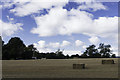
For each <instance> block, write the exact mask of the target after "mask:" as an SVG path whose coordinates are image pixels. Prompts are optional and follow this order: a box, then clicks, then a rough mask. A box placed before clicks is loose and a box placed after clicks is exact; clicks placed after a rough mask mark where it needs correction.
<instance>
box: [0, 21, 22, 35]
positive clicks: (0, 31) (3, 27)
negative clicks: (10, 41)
mask: <svg viewBox="0 0 120 80" xmlns="http://www.w3.org/2000/svg"><path fill="white" fill-rule="evenodd" d="M21 26H23V24H22V23H11V22H3V21H2V20H0V35H2V36H3V37H5V36H11V35H13V34H15V33H16V32H17V31H19V30H23V29H22V27H21Z"/></svg>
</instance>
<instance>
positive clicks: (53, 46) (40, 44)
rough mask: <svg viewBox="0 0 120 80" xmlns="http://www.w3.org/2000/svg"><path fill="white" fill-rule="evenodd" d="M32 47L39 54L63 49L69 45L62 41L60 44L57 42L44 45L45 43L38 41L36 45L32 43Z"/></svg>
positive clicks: (67, 42)
mask: <svg viewBox="0 0 120 80" xmlns="http://www.w3.org/2000/svg"><path fill="white" fill-rule="evenodd" d="M33 45H34V46H35V47H36V48H37V49H38V51H39V52H54V51H55V50H56V49H58V48H63V47H66V46H68V45H70V42H69V41H66V40H64V41H62V43H59V42H49V43H46V41H44V40H40V41H38V42H37V43H34V44H33Z"/></svg>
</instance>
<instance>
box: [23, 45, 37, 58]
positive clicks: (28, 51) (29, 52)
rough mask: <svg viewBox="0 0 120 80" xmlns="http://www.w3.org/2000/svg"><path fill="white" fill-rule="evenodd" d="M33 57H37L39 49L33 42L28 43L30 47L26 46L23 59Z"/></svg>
mask: <svg viewBox="0 0 120 80" xmlns="http://www.w3.org/2000/svg"><path fill="white" fill-rule="evenodd" d="M32 57H37V49H36V48H35V47H34V45H33V44H31V45H28V47H26V48H24V52H23V54H22V58H23V59H32Z"/></svg>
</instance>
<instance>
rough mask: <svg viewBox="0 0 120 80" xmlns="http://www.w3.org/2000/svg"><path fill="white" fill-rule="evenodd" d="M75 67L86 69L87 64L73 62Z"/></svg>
mask: <svg viewBox="0 0 120 80" xmlns="http://www.w3.org/2000/svg"><path fill="white" fill-rule="evenodd" d="M73 69H85V64H73Z"/></svg>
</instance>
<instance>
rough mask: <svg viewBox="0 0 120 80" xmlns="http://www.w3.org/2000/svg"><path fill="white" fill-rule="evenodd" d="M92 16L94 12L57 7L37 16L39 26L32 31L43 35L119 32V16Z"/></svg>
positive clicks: (111, 34)
mask: <svg viewBox="0 0 120 80" xmlns="http://www.w3.org/2000/svg"><path fill="white" fill-rule="evenodd" d="M92 17H93V15H92V14H90V13H88V12H85V11H79V10H76V9H72V10H71V11H67V10H66V9H62V8H60V7H57V8H53V9H51V10H50V12H49V14H47V15H45V16H39V17H35V21H36V23H37V27H36V28H33V29H32V30H31V32H32V33H34V34H39V36H43V37H46V36H56V35H71V34H84V35H88V36H99V37H111V36H114V35H115V34H117V26H118V17H116V16H115V17H99V18H98V19H93V18H92ZM86 23H87V24H86Z"/></svg>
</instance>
